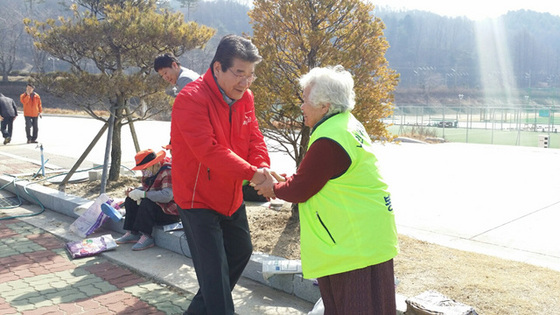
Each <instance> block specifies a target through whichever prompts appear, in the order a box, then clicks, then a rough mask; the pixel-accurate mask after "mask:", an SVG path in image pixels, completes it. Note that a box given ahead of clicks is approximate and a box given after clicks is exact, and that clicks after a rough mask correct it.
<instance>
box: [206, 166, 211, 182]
mask: <svg viewBox="0 0 560 315" xmlns="http://www.w3.org/2000/svg"><path fill="white" fill-rule="evenodd" d="M206 172H207V173H208V180H210V168H207V169H206Z"/></svg>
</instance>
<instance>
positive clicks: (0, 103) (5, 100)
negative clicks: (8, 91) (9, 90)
mask: <svg viewBox="0 0 560 315" xmlns="http://www.w3.org/2000/svg"><path fill="white" fill-rule="evenodd" d="M17 115H18V112H17V107H16V102H14V100H13V99H11V98H9V97H7V96H4V95H3V94H2V93H0V120H1V122H0V130H2V137H4V144H8V143H10V141H12V130H13V126H14V119H16V117H17Z"/></svg>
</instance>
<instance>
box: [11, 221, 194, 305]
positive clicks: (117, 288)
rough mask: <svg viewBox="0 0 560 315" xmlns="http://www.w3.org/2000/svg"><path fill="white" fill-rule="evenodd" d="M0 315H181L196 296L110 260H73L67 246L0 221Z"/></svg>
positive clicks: (32, 229) (19, 224)
mask: <svg viewBox="0 0 560 315" xmlns="http://www.w3.org/2000/svg"><path fill="white" fill-rule="evenodd" d="M0 266H2V269H1V270H0V314H25V315H31V314H134V315H136V314H181V313H182V312H183V310H185V309H186V308H187V306H188V304H189V303H190V300H191V297H192V295H188V294H186V293H185V292H178V291H173V290H171V289H170V288H168V287H165V286H163V285H160V284H157V283H155V282H154V281H153V280H151V279H147V278H145V277H143V276H141V275H139V274H137V273H135V272H132V271H131V270H129V269H127V268H125V267H122V266H120V265H118V264H115V263H113V262H111V261H108V260H107V259H105V258H103V257H100V256H95V257H93V258H82V259H73V260H72V259H71V258H69V256H68V254H67V252H66V250H65V241H64V240H61V239H60V238H58V237H56V236H55V235H53V234H51V233H49V232H45V231H44V230H41V229H39V228H37V227H35V226H33V225H31V224H29V223H26V222H23V221H21V220H17V219H13V220H4V221H0Z"/></svg>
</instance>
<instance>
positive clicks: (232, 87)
mask: <svg viewBox="0 0 560 315" xmlns="http://www.w3.org/2000/svg"><path fill="white" fill-rule="evenodd" d="M255 64H256V63H255V62H249V61H244V60H241V59H238V58H234V59H233V64H232V66H231V67H230V68H229V69H227V70H226V71H222V65H221V63H220V62H218V61H216V62H215V63H214V75H215V76H216V79H217V81H218V85H219V86H220V87H221V88H222V90H224V93H226V95H227V96H228V97H229V98H231V99H234V100H238V99H240V98H241V97H243V94H244V93H245V91H247V89H248V88H249V86H251V83H253V81H254V78H255V77H254V73H255Z"/></svg>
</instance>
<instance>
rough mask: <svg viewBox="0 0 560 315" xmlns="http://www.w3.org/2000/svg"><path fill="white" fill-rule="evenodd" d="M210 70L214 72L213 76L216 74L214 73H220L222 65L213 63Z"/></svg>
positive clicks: (217, 62) (216, 62)
mask: <svg viewBox="0 0 560 315" xmlns="http://www.w3.org/2000/svg"><path fill="white" fill-rule="evenodd" d="M212 70H213V71H214V74H216V72H222V64H221V63H220V62H219V61H214V64H213V65H212Z"/></svg>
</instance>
